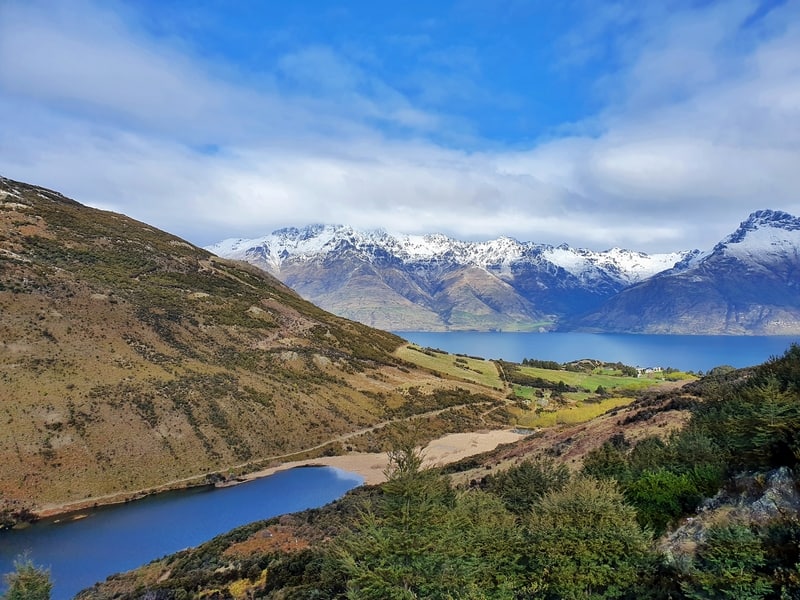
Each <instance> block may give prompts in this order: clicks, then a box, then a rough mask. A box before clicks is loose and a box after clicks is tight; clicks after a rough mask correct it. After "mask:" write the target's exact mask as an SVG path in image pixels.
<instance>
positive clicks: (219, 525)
mask: <svg viewBox="0 0 800 600" xmlns="http://www.w3.org/2000/svg"><path fill="white" fill-rule="evenodd" d="M361 483H363V479H362V478H361V477H360V476H358V475H354V474H352V473H347V472H345V471H342V470H340V469H334V468H331V467H309V468H299V469H290V470H287V471H280V472H278V473H276V474H275V475H271V476H269V477H264V478H262V479H257V480H254V481H250V482H247V483H243V484H241V485H237V486H234V487H228V488H220V489H214V488H195V489H191V490H184V491H178V492H168V493H165V494H159V495H156V496H152V497H149V498H145V499H143V500H138V501H135V502H131V503H128V504H122V505H115V506H107V507H101V508H98V509H95V510H92V511H87V512H86V514H87V515H88V516H87V517H86V518H83V519H80V520H77V521H66V522H63V523H54V522H53V521H52V520H43V521H41V522H38V523H35V524H33V525H32V526H30V527H28V528H26V529H20V530H11V531H0V573H8V572H10V571H13V561H14V559H15V558H16V557H18V556H19V555H21V554H22V553H24V552H28V553H29V555H30V558H31V559H32V560H33V561H34V563H36V564H37V565H43V566H45V567H50V570H51V576H52V579H53V583H54V587H53V596H52V598H53V600H64V599H67V598H72V597H73V596H74V595H75V594H76V593H77V592H79V591H80V590H82V589H84V588H87V587H89V586H91V585H93V584H94V583H96V582H98V581H103V580H105V578H106V577H107V576H109V575H111V574H113V573H118V572H122V571H127V570H130V569H133V568H136V567H138V566H141V565H143V564H145V563H148V562H150V561H151V560H153V559H155V558H158V557H161V556H164V555H166V554H171V553H173V552H177V551H178V550H182V549H184V548H187V547H190V546H196V545H198V544H200V543H202V542H205V541H207V540H210V539H211V538H213V537H214V536H217V535H219V534H221V533H225V532H227V531H230V530H231V529H233V528H234V527H238V526H240V525H245V524H247V523H251V522H253V521H257V520H260V519H267V518H269V517H274V516H276V515H280V514H284V513H290V512H296V511H299V510H304V509H306V508H313V507H318V506H322V505H324V504H327V503H328V502H331V501H333V500H335V499H337V498H340V497H341V496H342V495H344V493H345V492H347V491H348V490H350V489H352V488H354V487H357V486H358V485H361ZM4 587H5V584H4V583H3V582H2V581H1V580H0V590H1V589H3V588H4Z"/></svg>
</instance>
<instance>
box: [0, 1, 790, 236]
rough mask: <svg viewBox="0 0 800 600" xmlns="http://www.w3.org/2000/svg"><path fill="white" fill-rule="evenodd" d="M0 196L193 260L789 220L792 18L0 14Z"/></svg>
mask: <svg viewBox="0 0 800 600" xmlns="http://www.w3.org/2000/svg"><path fill="white" fill-rule="evenodd" d="M0 124H2V131H1V132H0V174H2V175H4V176H6V177H10V178H14V179H21V180H24V181H28V182H32V183H37V184H40V185H44V186H47V187H51V188H54V189H57V190H59V191H62V192H63V193H65V194H67V195H69V196H71V197H74V198H75V199H77V200H79V201H82V202H84V203H87V204H91V205H94V206H99V207H103V208H109V209H112V210H116V211H119V212H123V213H126V214H128V215H131V216H133V217H135V218H138V219H141V220H144V221H147V222H149V223H151V224H153V225H156V226H158V227H160V228H162V229H166V230H169V231H171V232H174V233H176V234H178V235H181V236H183V237H185V238H186V239H188V240H190V241H192V242H195V243H197V244H201V245H203V244H209V243H212V242H215V241H218V240H220V239H223V238H228V237H255V236H258V235H261V234H265V233H268V232H270V231H272V230H273V229H276V228H279V227H283V226H300V225H304V224H308V223H317V222H321V223H343V224H349V225H353V226H356V227H360V228H383V229H387V230H389V231H395V232H403V233H432V232H443V233H447V234H450V235H454V236H456V237H460V238H464V239H476V240H478V239H489V238H492V237H496V236H499V235H510V236H513V237H516V238H518V239H521V240H532V241H537V242H547V243H554V244H558V243H561V242H567V243H569V244H571V245H574V246H582V247H588V248H592V249H598V250H599V249H605V248H609V247H612V246H621V247H627V248H631V249H637V250H644V251H649V252H657V251H666V250H676V249H688V248H695V247H697V248H702V249H707V248H710V247H711V246H713V245H714V244H715V243H716V242H717V241H719V240H720V239H721V238H722V237H724V236H725V235H727V234H728V233H730V232H731V231H732V230H733V229H735V227H736V226H737V225H738V223H739V222H740V221H742V220H744V219H745V218H746V217H747V215H748V214H749V213H750V212H752V211H754V210H757V209H761V208H773V209H780V210H786V211H788V212H792V213H793V214H800V192H798V190H800V168H798V166H799V165H800V0H786V1H768V2H760V1H757V0H726V1H724V2H713V1H698V2H690V1H682V0H675V1H663V2H661V1H660V2H641V1H627V0H620V1H618V2H614V1H609V2H597V1H590V0H566V1H564V2H543V1H528V0H451V1H446V0H441V1H437V2H430V1H428V2H421V1H415V0H414V1H409V2H404V3H389V2H374V1H372V2H366V1H364V2H362V1H351V2H347V1H344V2H328V1H325V0H313V1H312V0H305V1H303V0H295V1H293V2H277V1H267V0H264V1H260V2H256V1H251V2H244V1H238V2H237V1H235V0H232V1H223V0H216V1H213V0H207V1H202V0H198V1H194V2H189V1H177V0H161V1H157V0H139V1H130V2H122V1H115V0H103V1H100V0H97V1H91V0H61V1H57V0H52V1H40V0H1V1H0Z"/></svg>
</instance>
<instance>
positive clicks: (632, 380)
mask: <svg viewBox="0 0 800 600" xmlns="http://www.w3.org/2000/svg"><path fill="white" fill-rule="evenodd" d="M519 372H520V373H522V374H523V375H528V376H530V377H540V378H541V379H544V380H546V381H552V382H553V383H558V382H559V381H563V382H564V383H565V384H567V385H568V386H571V387H579V388H585V389H588V390H591V391H594V390H596V389H597V386H603V387H604V388H605V389H607V390H612V389H614V388H618V389H626V390H642V389H646V388H648V387H653V386H654V385H658V384H659V383H662V382H663V381H665V379H664V378H663V376H662V375H663V374H661V373H653V374H649V375H646V376H643V377H626V376H623V375H616V374H614V373H613V372H612V371H595V372H593V373H577V372H573V371H553V370H551V369H539V368H536V367H525V366H520V367H519ZM692 378H693V377H692V376H691V375H687V374H686V373H672V374H670V375H669V379H670V380H672V381H677V380H681V379H692Z"/></svg>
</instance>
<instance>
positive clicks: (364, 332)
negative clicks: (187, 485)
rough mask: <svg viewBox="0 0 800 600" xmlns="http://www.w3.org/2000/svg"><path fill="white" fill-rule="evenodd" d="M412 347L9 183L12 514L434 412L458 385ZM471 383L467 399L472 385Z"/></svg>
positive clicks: (242, 267) (0, 351) (5, 349)
mask: <svg viewBox="0 0 800 600" xmlns="http://www.w3.org/2000/svg"><path fill="white" fill-rule="evenodd" d="M402 342H403V341H402V340H401V339H400V338H398V337H396V336H394V335H391V334H388V333H385V332H382V331H377V330H374V329H370V328H368V327H366V326H364V325H362V324H360V323H355V322H351V321H347V320H345V319H342V318H340V317H336V316H334V315H331V314H329V313H326V312H325V311H323V310H321V309H319V308H317V307H316V306H314V305H312V304H310V303H309V302H307V301H305V300H303V299H301V298H300V297H299V296H298V295H297V294H296V293H295V292H293V291H291V290H290V289H289V288H287V287H286V286H285V285H283V284H282V283H280V282H279V281H278V280H276V279H275V278H273V277H272V276H271V275H268V274H267V273H265V272H263V271H262V270H260V269H257V268H255V267H252V266H250V265H246V264H244V263H234V262H231V261H228V260H224V259H220V258H217V257H215V256H212V255H211V254H209V253H208V252H206V251H205V250H202V249H200V248H197V247H195V246H192V245H191V244H189V243H187V242H185V241H183V240H181V239H179V238H177V237H175V236H172V235H170V234H167V233H164V232H161V231H158V230H156V229H154V228H152V227H150V226H148V225H145V224H143V223H140V222H137V221H134V220H132V219H130V218H128V217H125V216H123V215H119V214H114V213H109V212H104V211H100V210H95V209H91V208H87V207H85V206H82V205H80V204H78V203H77V202H74V201H72V200H69V199H67V198H65V197H64V196H62V195H60V194H58V193H56V192H52V191H49V190H46V189H43V188H39V187H36V186H32V185H28V184H23V183H19V182H15V181H11V180H8V179H3V178H0V411H2V413H0V414H1V415H2V427H0V516H2V512H3V510H2V509H3V508H4V506H5V507H6V508H8V507H9V506H10V507H11V508H12V509H13V508H14V507H15V506H17V507H22V506H29V507H39V508H41V506H42V505H44V504H47V503H62V502H67V501H72V500H81V499H85V498H99V497H100V496H103V495H106V494H114V493H117V492H120V491H123V492H133V491H135V490H139V489H143V488H149V487H153V486H157V485H161V484H165V483H168V482H171V481H175V480H181V479H183V478H188V477H194V476H202V475H203V474H204V473H209V472H215V471H218V472H222V473H228V472H229V469H231V468H233V467H235V465H241V464H244V463H248V462H250V461H254V460H261V459H265V458H270V457H277V456H282V455H286V454H290V453H293V452H296V451H299V450H304V449H307V448H311V447H314V446H317V445H322V444H324V443H326V442H327V441H329V440H332V439H335V438H336V437H337V436H338V435H341V434H343V433H346V432H353V431H356V430H359V429H361V428H364V427H367V426H370V425H373V424H375V423H376V422H379V421H382V420H385V419H390V418H393V417H394V416H396V415H398V414H401V415H413V414H416V413H418V412H424V411H425V410H430V403H428V402H427V400H428V396H427V395H426V392H431V393H432V391H433V390H436V389H438V388H442V387H448V388H451V387H453V385H454V384H453V383H452V382H448V381H446V380H442V379H440V378H437V377H435V376H433V375H432V374H430V373H427V372H423V371H419V370H417V369H415V368H413V367H412V366H411V365H407V364H403V363H402V362H401V361H399V360H398V359H396V358H395V357H394V356H393V354H392V353H393V352H394V350H395V349H397V348H398V346H400V345H401V344H402ZM412 383H413V385H415V386H418V389H419V390H420V393H418V394H416V395H414V397H413V398H411V397H410V396H409V394H408V393H407V388H408V387H409V386H410V385H412ZM458 385H459V386H461V387H462V388H464V390H465V391H463V393H462V394H461V397H464V398H466V400H465V401H468V398H467V397H468V396H469V389H473V388H475V387H476V386H470V385H468V384H464V383H461V382H459V383H458ZM481 389H482V390H483V391H487V390H485V388H481ZM489 393H491V392H489ZM334 449H335V448H334ZM329 450H331V448H329Z"/></svg>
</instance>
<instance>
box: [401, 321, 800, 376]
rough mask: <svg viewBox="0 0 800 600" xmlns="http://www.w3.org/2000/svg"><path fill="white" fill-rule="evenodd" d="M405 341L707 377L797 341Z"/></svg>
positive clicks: (520, 336) (464, 337) (536, 336)
mask: <svg viewBox="0 0 800 600" xmlns="http://www.w3.org/2000/svg"><path fill="white" fill-rule="evenodd" d="M398 335H400V336H401V337H404V338H405V339H407V340H409V341H411V342H414V343H415V344H420V345H421V346H427V347H430V348H439V349H441V350H446V351H447V352H452V353H461V354H468V355H471V356H481V357H483V358H500V359H503V360H509V361H513V362H520V361H522V359H523V358H538V359H541V360H554V361H556V362H561V363H564V362H570V361H573V360H578V359H581V358H596V359H599V360H603V361H606V362H621V363H624V364H626V365H631V366H640V367H673V368H675V369H681V370H684V371H695V372H699V371H703V372H706V371H709V370H710V369H712V368H714V367H717V366H720V365H731V366H732V367H737V368H739V367H749V366H752V365H757V364H760V363H762V362H764V361H766V360H768V359H769V358H770V357H772V356H780V355H782V354H783V353H784V352H785V351H786V349H787V348H789V346H790V345H791V344H792V343H800V336H722V335H634V334H616V333H505V332H503V333H497V332H473V331H464V332H461V331H458V332H455V331H454V332H446V333H429V332H408V331H402V332H398Z"/></svg>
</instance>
